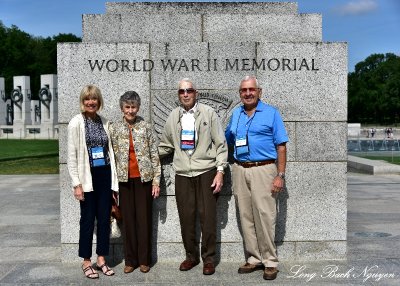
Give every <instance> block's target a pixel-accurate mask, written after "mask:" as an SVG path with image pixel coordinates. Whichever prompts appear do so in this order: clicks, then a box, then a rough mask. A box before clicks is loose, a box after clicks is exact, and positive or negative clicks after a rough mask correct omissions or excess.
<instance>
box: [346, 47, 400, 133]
mask: <svg viewBox="0 0 400 286" xmlns="http://www.w3.org/2000/svg"><path fill="white" fill-rule="evenodd" d="M399 108H400V57H399V56H396V55H395V54H393V53H387V54H372V55H370V56H369V57H367V58H366V59H365V60H364V61H362V62H359V63H358V64H356V66H355V70H354V72H352V73H349V75H348V121H349V122H361V123H374V124H384V125H388V124H390V125H391V124H396V123H398V122H399V119H400V118H399V117H400V114H399V112H400V109H399Z"/></svg>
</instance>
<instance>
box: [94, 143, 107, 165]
mask: <svg viewBox="0 0 400 286" xmlns="http://www.w3.org/2000/svg"><path fill="white" fill-rule="evenodd" d="M90 152H91V154H92V161H93V167H99V166H105V165H106V160H105V156H104V154H105V152H104V147H101V146H95V147H90Z"/></svg>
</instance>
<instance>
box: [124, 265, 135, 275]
mask: <svg viewBox="0 0 400 286" xmlns="http://www.w3.org/2000/svg"><path fill="white" fill-rule="evenodd" d="M133 270H135V267H132V266H129V265H125V267H124V273H131V272H133Z"/></svg>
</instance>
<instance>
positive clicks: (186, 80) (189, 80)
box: [178, 77, 196, 89]
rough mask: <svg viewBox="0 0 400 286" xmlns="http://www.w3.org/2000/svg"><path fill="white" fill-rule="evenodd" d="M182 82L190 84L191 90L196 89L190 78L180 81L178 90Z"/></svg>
mask: <svg viewBox="0 0 400 286" xmlns="http://www.w3.org/2000/svg"><path fill="white" fill-rule="evenodd" d="M182 82H190V83H191V84H192V87H193V89H196V87H195V85H194V83H193V81H192V80H191V79H190V78H187V77H185V78H183V79H181V80H180V81H179V82H178V88H179V87H180V85H181V83H182Z"/></svg>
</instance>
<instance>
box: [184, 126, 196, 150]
mask: <svg viewBox="0 0 400 286" xmlns="http://www.w3.org/2000/svg"><path fill="white" fill-rule="evenodd" d="M194 148H195V131H194V130H185V129H182V131H181V149H182V150H193V149H194Z"/></svg>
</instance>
